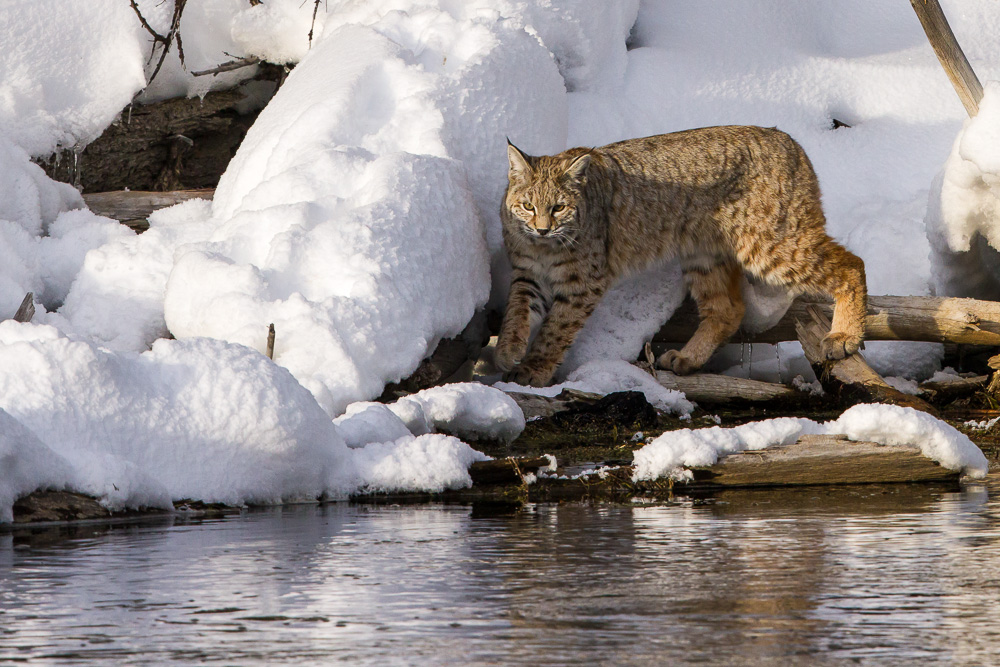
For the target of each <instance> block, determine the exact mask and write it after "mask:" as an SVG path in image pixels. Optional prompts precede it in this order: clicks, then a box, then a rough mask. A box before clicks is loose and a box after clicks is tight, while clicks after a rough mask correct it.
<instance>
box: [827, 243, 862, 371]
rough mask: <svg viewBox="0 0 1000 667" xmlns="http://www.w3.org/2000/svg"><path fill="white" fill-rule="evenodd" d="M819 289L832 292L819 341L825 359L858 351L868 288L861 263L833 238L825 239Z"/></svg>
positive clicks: (836, 357)
mask: <svg viewBox="0 0 1000 667" xmlns="http://www.w3.org/2000/svg"><path fill="white" fill-rule="evenodd" d="M829 244H830V246H832V247H831V248H828V250H827V257H826V270H825V271H824V274H825V275H824V276H822V280H821V281H822V283H823V284H822V289H823V291H824V292H826V293H828V294H831V295H832V296H833V302H834V303H833V324H832V326H831V327H830V333H828V334H827V335H826V336H824V337H823V340H822V341H821V342H820V351H821V352H822V354H823V356H824V357H825V358H827V359H833V360H836V359H843V358H844V357H847V356H850V355H852V354H854V353H855V352H857V351H858V349H859V348H860V347H861V343H862V341H863V340H864V338H865V317H866V315H867V313H868V288H867V286H866V283H865V264H864V262H862V261H861V258H860V257H858V256H857V255H854V254H852V253H850V252H848V251H847V250H845V249H844V248H843V247H841V246H840V245H839V244H837V243H835V242H834V241H832V240H831V241H829Z"/></svg>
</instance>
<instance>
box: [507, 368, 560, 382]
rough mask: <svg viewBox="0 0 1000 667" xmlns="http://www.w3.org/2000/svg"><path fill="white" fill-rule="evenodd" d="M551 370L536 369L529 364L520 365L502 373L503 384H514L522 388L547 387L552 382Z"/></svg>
mask: <svg viewBox="0 0 1000 667" xmlns="http://www.w3.org/2000/svg"><path fill="white" fill-rule="evenodd" d="M552 373H553V371H551V370H546V369H544V368H538V367H537V366H532V365H531V364H521V365H520V366H516V367H514V368H513V369H511V370H510V371H509V372H507V373H504V376H503V379H504V381H505V382H514V383H517V384H519V385H521V386H524V387H547V386H549V383H550V382H551V381H552Z"/></svg>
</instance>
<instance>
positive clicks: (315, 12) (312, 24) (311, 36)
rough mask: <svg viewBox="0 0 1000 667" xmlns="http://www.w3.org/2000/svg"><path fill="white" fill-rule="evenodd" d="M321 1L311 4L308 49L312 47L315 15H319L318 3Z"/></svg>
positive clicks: (317, 0)
mask: <svg viewBox="0 0 1000 667" xmlns="http://www.w3.org/2000/svg"><path fill="white" fill-rule="evenodd" d="M322 1H323V0H315V4H313V18H312V23H311V24H309V48H310V49H311V48H312V46H313V31H314V30H315V29H316V14H317V13H319V3H320V2H322Z"/></svg>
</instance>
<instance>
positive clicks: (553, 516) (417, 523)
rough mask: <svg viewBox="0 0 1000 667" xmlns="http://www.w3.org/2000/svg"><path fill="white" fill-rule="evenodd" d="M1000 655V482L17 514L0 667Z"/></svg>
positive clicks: (3, 578) (797, 660)
mask: <svg viewBox="0 0 1000 667" xmlns="http://www.w3.org/2000/svg"><path fill="white" fill-rule="evenodd" d="M8 661H11V662H12V661H27V662H30V663H31V664H54V665H69V664H80V663H93V664H108V665H115V664H150V665H158V664H169V663H174V664H199V663H218V664H233V665H254V664H256V665H275V664H292V665H309V664H331V663H335V662H342V663H347V664H374V665H394V664H421V665H424V664H426V665H438V664H556V665H562V664H609V665H622V664H665V665H669V664H717V665H756V664H782V665H796V664H802V665H817V664H818V665H825V664H941V665H997V664H1000V484H997V483H996V481H991V482H989V483H988V484H987V485H978V486H970V487H966V488H965V489H964V490H963V491H961V492H947V491H943V490H941V489H926V488H924V489H921V488H913V487H895V488H891V487H885V488H871V489H861V490H857V489H856V490H853V491H845V490H839V491H837V490H830V489H826V490H815V489H813V490H799V491H795V492H784V493H778V492H760V491H758V492H756V493H746V492H744V493H735V494H731V495H728V496H720V497H718V498H716V499H714V500H710V501H700V502H693V501H679V502H676V503H672V504H659V505H644V504H639V503H636V504H634V505H632V506H623V505H587V504H566V505H531V506H528V507H527V508H525V509H522V510H520V511H519V512H516V513H513V514H510V515H506V516H497V515H492V516H491V515H481V512H480V511H479V509H474V508H471V507H469V506H461V505H451V506H449V505H417V506H365V505H349V504H346V503H345V504H333V505H326V506H291V507H285V508H279V509H271V510H260V511H250V512H244V513H243V514H241V515H238V516H230V517H228V518H224V519H215V520H193V519H185V518H183V517H172V518H167V519H159V520H157V521H152V522H150V521H146V522H142V523H133V524H125V525H116V526H75V527H61V528H48V529H46V530H38V529H34V530H28V529H11V528H10V527H7V528H0V663H4V662H8Z"/></svg>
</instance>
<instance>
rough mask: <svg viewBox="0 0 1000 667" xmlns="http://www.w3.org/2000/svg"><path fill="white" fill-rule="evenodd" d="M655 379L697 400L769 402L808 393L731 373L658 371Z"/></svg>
mask: <svg viewBox="0 0 1000 667" xmlns="http://www.w3.org/2000/svg"><path fill="white" fill-rule="evenodd" d="M655 377H656V381H657V382H659V383H660V384H661V385H663V386H664V387H666V388H667V389H676V390H678V391H682V392H684V395H685V396H687V398H688V400H691V401H695V402H696V403H732V402H735V401H746V402H749V403H766V402H768V401H788V400H793V401H798V400H802V399H803V398H805V397H807V396H808V395H807V394H805V393H803V392H801V391H798V390H797V389H793V388H791V387H788V386H786V385H783V384H777V383H775V382H762V381H760V380H749V379H746V378H740V377H730V376H728V375H713V374H711V373H696V374H694V375H675V374H674V373H671V372H670V371H660V370H658V371H656V372H655Z"/></svg>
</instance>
